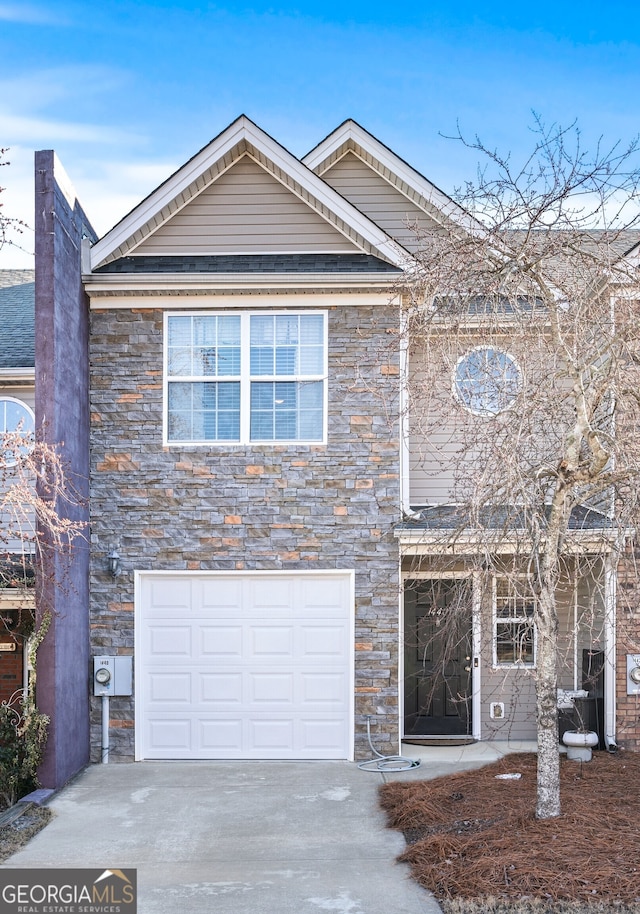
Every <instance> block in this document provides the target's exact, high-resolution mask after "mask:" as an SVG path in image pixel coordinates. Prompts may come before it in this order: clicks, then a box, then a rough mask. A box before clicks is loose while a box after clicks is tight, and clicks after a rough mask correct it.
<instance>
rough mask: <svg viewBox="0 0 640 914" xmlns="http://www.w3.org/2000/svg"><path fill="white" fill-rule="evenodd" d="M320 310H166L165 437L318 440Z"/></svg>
mask: <svg viewBox="0 0 640 914" xmlns="http://www.w3.org/2000/svg"><path fill="white" fill-rule="evenodd" d="M326 359H327V344H326V315H325V314H324V313H323V312H315V311H314V312H303V313H296V312H289V311H287V312H276V313H274V312H260V313H244V312H243V313H229V312H227V313H224V314H214V313H206V312H202V313H194V314H184V313H181V314H167V315H166V323H165V403H166V408H165V425H166V440H167V443H168V444H206V443H211V442H213V443H215V442H218V443H220V444H222V443H236V444H246V443H250V442H256V443H258V442H263V443H286V442H306V443H320V442H323V441H324V440H325V436H326V432H325V426H326V376H327V372H326Z"/></svg>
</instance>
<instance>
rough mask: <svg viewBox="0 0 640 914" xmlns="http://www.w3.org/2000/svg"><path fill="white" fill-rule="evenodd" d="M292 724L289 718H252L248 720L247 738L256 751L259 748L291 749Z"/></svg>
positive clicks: (286, 750) (270, 749) (271, 750)
mask: <svg viewBox="0 0 640 914" xmlns="http://www.w3.org/2000/svg"><path fill="white" fill-rule="evenodd" d="M293 734H294V724H293V721H292V720H291V719H290V718H288V719H287V718H285V719H281V718H268V717H267V718H258V719H256V718H254V719H252V720H249V734H248V736H249V740H250V741H251V744H252V745H253V746H254V747H255V749H256V750H257V751H260V750H261V749H266V750H269V751H270V752H273V751H274V750H279V751H282V752H289V751H291V747H292V746H293Z"/></svg>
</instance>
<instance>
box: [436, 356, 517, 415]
mask: <svg viewBox="0 0 640 914" xmlns="http://www.w3.org/2000/svg"><path fill="white" fill-rule="evenodd" d="M521 389H522V372H521V371H520V368H519V366H518V363H517V362H516V360H515V359H514V358H513V356H512V355H510V354H509V353H508V352H503V351H502V350H501V349H495V348H494V347H493V346H476V347H475V349H471V350H470V351H469V352H467V353H465V355H463V356H461V357H460V358H459V359H458V361H457V364H456V367H455V370H454V373H453V391H454V394H455V397H456V399H457V400H458V402H459V403H460V404H461V405H462V406H463V407H464V408H465V409H466V410H468V411H469V412H470V413H473V414H474V415H476V416H486V417H491V416H497V415H498V413H501V412H503V411H504V410H506V409H509V408H510V407H511V406H513V404H514V403H515V401H516V399H517V397H518V394H519V393H520V390H521Z"/></svg>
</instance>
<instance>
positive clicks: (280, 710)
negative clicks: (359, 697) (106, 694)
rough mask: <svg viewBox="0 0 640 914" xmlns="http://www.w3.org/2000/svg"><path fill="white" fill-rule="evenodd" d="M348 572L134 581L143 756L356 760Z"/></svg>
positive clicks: (142, 575)
mask: <svg viewBox="0 0 640 914" xmlns="http://www.w3.org/2000/svg"><path fill="white" fill-rule="evenodd" d="M352 607H353V575H352V573H351V572H339V573H334V572H327V573H322V572H313V573H307V572H296V573H293V572H292V573H279V572H272V573H263V572H254V573H250V572H249V573H244V572H229V573H226V572H200V573H198V572H194V573H186V572H185V573H151V572H138V574H137V575H136V610H135V611H136V672H135V682H136V756H137V757H138V758H147V759H225V758H229V759H332V758H342V759H344V758H351V757H352V742H353V740H352V727H353V723H352V707H353V679H352V670H353V634H352V624H353V623H352V619H353V611H352Z"/></svg>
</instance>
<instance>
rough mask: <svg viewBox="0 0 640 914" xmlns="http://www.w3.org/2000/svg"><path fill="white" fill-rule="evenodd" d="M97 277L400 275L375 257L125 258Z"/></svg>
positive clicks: (281, 255) (104, 269)
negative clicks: (103, 275)
mask: <svg viewBox="0 0 640 914" xmlns="http://www.w3.org/2000/svg"><path fill="white" fill-rule="evenodd" d="M95 272H96V273H390V274H393V275H394V276H395V275H397V274H398V273H400V270H399V269H398V268H397V267H394V266H393V265H392V264H390V263H386V262H385V261H384V260H380V259H379V258H378V257H374V256H373V255H371V254H236V255H234V256H228V255H203V256H173V255H169V256H166V257H165V256H153V257H152V256H150V255H140V256H138V257H121V258H120V259H119V260H114V261H112V262H111V263H108V264H105V265H104V266H102V267H100V268H99V269H97V270H96V271H95Z"/></svg>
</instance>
